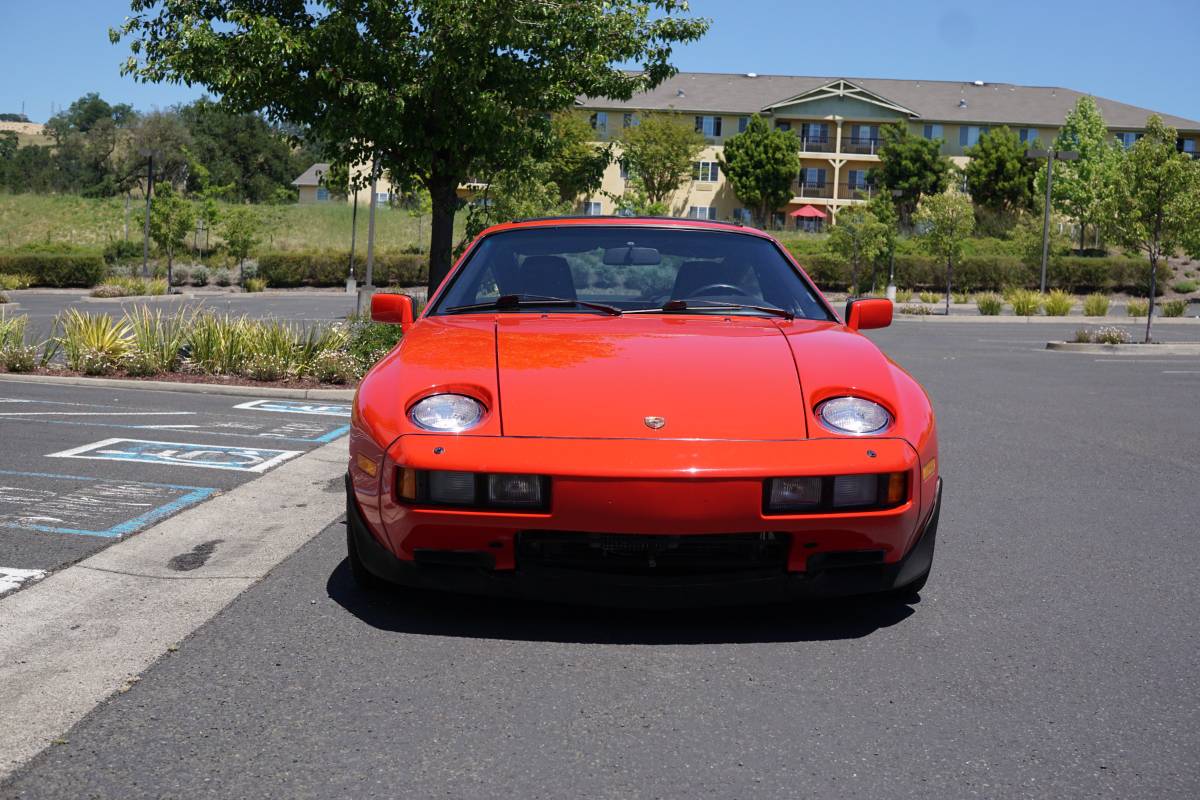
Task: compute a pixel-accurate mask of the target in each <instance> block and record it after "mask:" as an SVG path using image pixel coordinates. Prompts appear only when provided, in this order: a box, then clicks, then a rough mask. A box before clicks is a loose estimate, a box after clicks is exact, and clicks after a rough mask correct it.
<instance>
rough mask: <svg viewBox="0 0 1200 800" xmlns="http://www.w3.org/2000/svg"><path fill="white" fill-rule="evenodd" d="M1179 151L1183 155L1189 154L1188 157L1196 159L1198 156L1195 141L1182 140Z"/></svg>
mask: <svg viewBox="0 0 1200 800" xmlns="http://www.w3.org/2000/svg"><path fill="white" fill-rule="evenodd" d="M1179 151H1180V152H1181V153H1187V154H1188V155H1190V156H1192V157H1193V158H1194V157H1195V156H1196V140H1195V139H1180V140H1179Z"/></svg>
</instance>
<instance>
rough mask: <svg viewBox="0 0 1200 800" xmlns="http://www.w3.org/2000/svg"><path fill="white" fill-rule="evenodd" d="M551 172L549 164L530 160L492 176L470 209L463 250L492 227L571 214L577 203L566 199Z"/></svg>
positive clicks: (462, 244) (461, 243)
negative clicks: (522, 220)
mask: <svg viewBox="0 0 1200 800" xmlns="http://www.w3.org/2000/svg"><path fill="white" fill-rule="evenodd" d="M550 172H551V169H550V165H549V164H547V163H546V162H544V161H537V160H535V159H532V158H530V159H527V160H526V161H525V162H524V163H523V164H521V165H520V166H518V167H517V168H516V169H509V170H504V171H503V172H500V173H497V174H496V175H494V176H492V177H491V179H489V180H488V182H487V188H486V189H485V190H484V192H483V194H482V195H481V196H480V197H478V198H476V200H475V202H473V203H472V204H471V205H470V206H469V207H468V209H467V225H466V229H465V232H466V235H465V238H464V239H463V241H462V242H460V245H459V246H460V248H462V247H465V246H466V245H467V244H468V243H469V242H470V240H471V239H473V238H475V237H476V236H478V235H479V233H480V231H482V230H483V229H484V228H487V227H488V226H490V225H497V224H499V223H501V222H512V221H513V220H517V219H526V218H529V217H552V216H558V215H560V214H569V213H571V209H572V207H573V205H574V204H573V203H572V202H571V201H570V200H564V199H563V198H562V193H561V191H560V190H559V188H558V184H556V183H555V182H554V181H553V180H551V176H550Z"/></svg>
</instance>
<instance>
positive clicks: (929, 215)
mask: <svg viewBox="0 0 1200 800" xmlns="http://www.w3.org/2000/svg"><path fill="white" fill-rule="evenodd" d="M913 221H914V222H915V223H916V226H917V232H918V233H919V234H920V236H921V239H922V240H923V241H924V243H925V247H926V249H927V250H928V251H929V252H930V254H932V255H934V256H937V257H938V258H943V259H945V260H946V313H947V314H949V313H950V290H951V289H952V288H953V277H954V262H955V261H957V260H958V258H959V256H961V255H962V250H963V244H964V243H965V242H966V241H967V238H968V237H969V236H970V235H971V231H973V230H974V229H975V214H974V210H973V209H972V208H971V200H970V198H968V197H967V196H966V195H964V194H962V193H961V192H942V193H941V194H934V195H929V196H928V197H923V198H921V204H920V206H918V207H917V212H916V214H915V216H914V218H913Z"/></svg>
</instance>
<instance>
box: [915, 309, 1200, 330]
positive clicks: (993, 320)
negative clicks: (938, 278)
mask: <svg viewBox="0 0 1200 800" xmlns="http://www.w3.org/2000/svg"><path fill="white" fill-rule="evenodd" d="M892 321H893V322H895V321H899V322H933V323H947V322H982V323H984V324H986V325H994V324H1006V323H1007V324H1013V325H1017V324H1020V325H1038V324H1044V325H1141V326H1142V327H1145V326H1146V318H1145V317H1124V318H1122V317H1013V316H995V317H985V316H983V315H980V316H974V317H972V316H967V315H965V314H963V315H961V316H960V315H957V314H951V315H950V316H948V317H947V316H945V315H942V314H901V313H900V312H896V314H895V315H894V316H893V317H892ZM1197 324H1200V317H1155V318H1154V326H1155V327H1156V328H1157V327H1158V326H1159V325H1197Z"/></svg>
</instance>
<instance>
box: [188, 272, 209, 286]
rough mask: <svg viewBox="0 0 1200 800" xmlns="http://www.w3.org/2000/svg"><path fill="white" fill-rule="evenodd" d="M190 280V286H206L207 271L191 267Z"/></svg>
mask: <svg viewBox="0 0 1200 800" xmlns="http://www.w3.org/2000/svg"><path fill="white" fill-rule="evenodd" d="M191 278H192V286H207V285H208V269H207V268H205V267H193V268H192V275H191Z"/></svg>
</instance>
